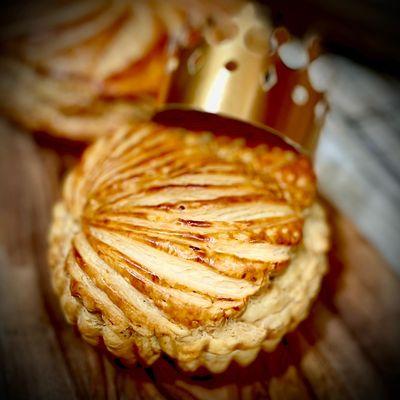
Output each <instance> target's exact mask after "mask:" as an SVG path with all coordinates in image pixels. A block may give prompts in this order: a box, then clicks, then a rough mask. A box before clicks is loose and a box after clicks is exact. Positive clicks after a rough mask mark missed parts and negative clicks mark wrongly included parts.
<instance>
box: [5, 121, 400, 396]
mask: <svg viewBox="0 0 400 400" xmlns="http://www.w3.org/2000/svg"><path fill="white" fill-rule="evenodd" d="M73 162H74V157H73V156H71V155H69V152H68V151H64V152H60V150H59V149H58V146H54V145H53V144H49V143H48V141H47V140H45V139H42V138H37V137H33V136H31V135H29V134H27V133H24V132H21V131H19V130H18V129H17V128H15V127H13V126H12V125H10V124H8V123H6V122H4V121H1V123H0V221H1V222H0V398H8V399H105V398H107V399H135V398H143V399H165V398H172V399H204V400H206V399H207V400H210V399H211V400H212V399H227V400H228V399H229V400H232V399H253V398H254V399H264V398H268V399H269V398H270V399H303V398H304V399H316V398H321V399H381V398H395V397H396V394H397V398H399V397H398V395H399V393H400V392H399V389H400V383H399V378H400V324H399V321H400V284H399V281H398V279H397V277H396V276H395V274H394V273H393V272H392V270H391V269H390V268H389V267H388V265H387V264H386V262H385V261H384V260H383V258H382V257H381V255H380V254H379V253H378V252H377V251H376V250H375V249H374V248H373V247H372V246H371V245H370V244H369V243H368V242H367V241H366V240H365V239H364V238H363V237H362V236H361V235H360V234H359V233H358V231H357V230H356V229H355V227H354V226H353V225H352V223H351V222H350V221H349V220H348V219H346V218H345V217H343V215H341V214H340V213H338V212H337V211H336V210H335V209H333V208H332V207H331V206H329V205H327V207H328V210H329V215H330V219H331V224H332V242H333V247H332V250H331V253H330V272H329V274H328V276H327V277H326V279H325V281H324V284H323V288H322V291H321V294H320V296H319V298H318V301H317V302H316V304H315V306H314V307H313V310H312V313H311V315H310V316H309V318H308V319H307V320H306V321H305V322H303V323H302V324H301V326H300V327H299V329H297V330H296V331H295V332H293V333H291V334H289V335H288V336H287V337H286V338H285V340H284V341H283V343H282V344H281V345H280V346H279V348H278V349H277V350H276V351H275V352H274V353H272V354H269V355H267V354H262V355H260V356H259V357H258V358H257V360H256V361H255V363H254V364H252V365H251V366H250V367H248V368H246V369H242V368H239V367H237V366H232V367H230V368H229V370H228V371H227V372H226V373H224V374H222V375H218V376H214V377H213V376H210V375H204V376H197V377H190V376H187V375H183V374H182V373H180V372H179V371H177V370H176V369H175V368H174V366H173V365H172V364H171V363H170V362H169V361H167V360H161V361H159V362H157V363H156V364H155V366H154V367H153V368H151V369H142V368H135V369H133V370H127V369H123V368H121V367H119V366H118V365H116V364H115V362H114V361H113V360H112V359H111V358H109V357H108V356H106V355H104V354H102V353H101V352H99V351H97V350H95V349H93V348H91V347H90V346H89V345H87V344H85V343H84V342H83V341H82V340H81V339H80V338H79V336H78V335H77V333H76V332H75V331H74V330H73V329H72V328H71V327H70V326H69V325H67V324H66V323H65V321H64V319H63V316H62V314H61V312H60V308H59V306H58V302H57V300H56V298H55V296H54V294H53V292H52V289H51V286H50V283H49V278H48V273H47V264H46V247H47V246H46V236H47V229H48V225H49V221H50V213H51V207H52V204H53V203H54V201H55V199H56V198H57V196H59V188H60V180H61V177H62V175H63V174H64V172H65V169H66V168H67V167H68V166H70V165H71V164H72V163H73Z"/></svg>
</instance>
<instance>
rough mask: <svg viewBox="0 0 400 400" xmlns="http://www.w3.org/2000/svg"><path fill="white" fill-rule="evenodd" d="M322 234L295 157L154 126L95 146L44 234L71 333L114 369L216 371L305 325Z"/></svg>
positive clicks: (320, 268) (308, 178) (316, 282)
mask: <svg viewBox="0 0 400 400" xmlns="http://www.w3.org/2000/svg"><path fill="white" fill-rule="evenodd" d="M326 248H327V226H326V222H325V217H324V213H323V211H322V209H321V207H320V206H319V205H317V204H315V177H314V174H313V171H312V166H311V164H310V161H309V160H308V159H307V158H306V157H305V156H302V155H299V154H295V153H293V152H291V151H286V150H282V149H278V148H275V149H269V148H268V147H266V146H259V147H257V148H248V147H246V145H245V144H244V143H243V142H242V141H238V140H232V139H228V138H215V137H213V136H212V135H211V134H209V133H191V132H188V131H185V130H183V129H176V128H165V127H162V126H159V125H156V124H143V125H137V126H136V127H135V128H124V129H121V130H120V131H119V132H118V133H116V134H114V135H113V136H111V137H108V138H103V139H101V140H100V141H98V142H97V143H96V144H94V145H93V146H92V147H91V148H90V149H89V150H88V151H87V152H86V153H85V155H84V157H83V160H82V162H81V163H80V165H79V166H78V167H76V168H75V169H74V170H73V171H72V173H70V175H69V176H68V178H67V180H66V182H65V185H64V192H63V197H62V200H61V201H60V202H59V203H58V204H57V205H56V207H55V211H54V221H53V226H52V230H51V235H50V264H51V266H52V275H53V282H54V286H55V289H56V291H57V293H58V294H59V296H60V297H61V304H62V307H63V310H64V313H65V314H66V316H67V319H68V320H69V322H71V323H74V324H77V325H78V328H79V330H80V332H81V333H82V335H83V337H84V338H85V339H86V340H87V341H89V342H90V343H92V344H98V343H99V342H100V341H104V344H105V345H106V347H107V348H108V350H109V351H111V352H112V353H113V354H115V355H116V356H117V357H119V358H121V359H122V360H123V361H124V362H125V363H127V364H132V363H135V362H136V361H138V360H139V361H140V362H142V363H144V364H151V363H152V362H154V361H155V360H156V359H157V358H158V357H159V356H160V355H161V354H162V352H164V353H166V354H168V355H169V356H170V357H172V358H173V359H175V360H176V361H177V363H178V364H179V365H180V366H181V368H183V369H185V370H191V371H193V370H195V369H197V368H198V367H200V366H205V367H207V368H208V369H209V370H211V371H212V372H221V371H223V370H224V369H225V368H226V367H227V366H228V365H229V363H230V361H231V360H232V359H235V360H236V361H237V362H239V363H240V364H242V365H247V364H249V363H250V362H251V361H252V360H253V359H254V358H255V357H256V355H257V354H258V352H259V350H260V349H261V348H264V349H266V350H272V349H273V348H274V347H275V346H276V344H277V343H278V342H279V340H280V339H281V337H282V336H283V335H284V334H285V333H287V332H288V331H289V330H291V329H293V328H294V327H295V326H296V325H297V324H298V323H299V322H300V321H301V320H302V319H303V318H304V317H305V316H306V314H307V311H308V309H309V306H310V304H311V301H312V299H313V298H314V297H315V295H316V293H317V291H318V289H319V286H320V281H321V278H322V275H323V273H324V272H325V269H326V259H325V252H326Z"/></svg>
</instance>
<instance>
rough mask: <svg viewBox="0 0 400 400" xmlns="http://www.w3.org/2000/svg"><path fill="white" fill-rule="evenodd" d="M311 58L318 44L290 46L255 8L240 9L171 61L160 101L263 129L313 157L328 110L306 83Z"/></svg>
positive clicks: (294, 43)
mask: <svg viewBox="0 0 400 400" xmlns="http://www.w3.org/2000/svg"><path fill="white" fill-rule="evenodd" d="M318 55H319V46H318V42H317V40H315V39H314V40H310V41H309V43H308V45H307V46H305V45H302V44H299V42H298V41H293V40H292V39H291V37H290V35H289V33H288V32H287V30H286V29H284V28H279V29H275V28H273V26H272V23H271V21H270V20H269V18H268V17H267V16H266V15H265V13H263V12H262V10H261V9H260V8H259V6H257V5H255V4H253V3H246V4H245V5H244V6H243V7H242V8H241V9H240V10H239V11H238V12H237V13H236V14H235V15H233V16H232V17H231V18H230V19H229V21H227V20H224V21H222V22H220V23H213V24H209V26H208V27H207V28H206V29H205V34H204V38H203V39H202V41H201V42H200V44H198V45H197V46H195V47H194V48H193V47H191V48H186V49H183V50H181V51H180V54H179V55H178V58H177V59H176V58H175V59H172V60H171V61H172V62H171V64H170V66H172V68H171V72H170V74H169V76H168V79H167V84H166V86H165V88H164V90H163V91H162V95H161V99H160V100H161V102H162V103H167V104H169V105H170V107H171V105H173V106H175V107H178V108H179V107H180V108H189V109H192V110H199V111H206V112H209V113H215V114H219V115H222V116H228V117H233V118H235V119H239V120H242V121H246V122H250V123H252V124H253V125H256V126H257V125H258V126H259V125H260V124H262V125H267V126H269V127H271V128H273V129H274V130H276V131H278V132H279V133H280V134H282V135H284V136H285V137H286V138H289V139H291V140H293V141H294V142H296V143H298V144H300V145H301V146H302V147H303V149H305V150H308V151H309V152H312V151H313V150H314V148H315V145H316V143H317V139H318V135H319V131H320V128H321V125H322V122H323V120H324V116H325V114H326V110H327V103H326V99H325V96H324V93H322V92H319V91H317V90H316V89H315V88H314V87H313V86H312V84H311V82H310V77H309V66H310V64H311V62H312V61H314V60H315V59H316V57H317V56H318ZM178 60H179V61H178ZM174 62H175V64H174Z"/></svg>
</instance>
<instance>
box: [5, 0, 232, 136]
mask: <svg viewBox="0 0 400 400" xmlns="http://www.w3.org/2000/svg"><path fill="white" fill-rule="evenodd" d="M42 3H43V4H42ZM228 3H229V2H227V1H223V0H219V1H217V2H212V1H205V2H204V1H199V0H190V1H182V0H172V1H163V0H84V1H56V2H52V3H51V4H49V3H48V2H44V1H42V2H34V3H29V4H22V5H21V4H20V7H16V9H17V11H18V12H17V13H16V15H17V18H14V19H13V18H12V17H9V18H8V20H7V23H5V24H4V23H3V24H2V27H1V29H0V31H1V32H0V46H1V55H0V111H1V112H2V113H3V114H5V115H7V116H8V117H10V118H12V119H13V120H15V121H17V122H18V123H20V124H22V125H23V126H25V127H26V128H28V129H30V130H33V131H44V132H46V133H50V134H53V135H57V136H62V137H66V138H70V139H75V140H92V139H94V138H96V137H98V136H101V135H103V134H107V133H109V132H112V131H113V130H114V129H115V128H116V127H119V126H121V125H123V124H126V123H129V122H131V121H137V120H142V119H145V118H147V116H148V115H149V112H150V111H151V110H152V107H153V105H154V98H155V97H156V96H157V94H158V91H159V89H160V87H161V82H162V80H163V76H164V72H165V68H166V62H167V47H168V43H169V41H170V40H171V38H174V40H179V39H182V37H183V36H184V34H185V33H188V30H189V31H190V30H192V29H199V27H200V26H201V25H202V24H203V23H204V21H205V20H206V18H207V17H208V16H209V15H211V14H212V15H214V16H215V15H224V13H226V12H228V10H229V8H230V7H232V5H229V4H228Z"/></svg>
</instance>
